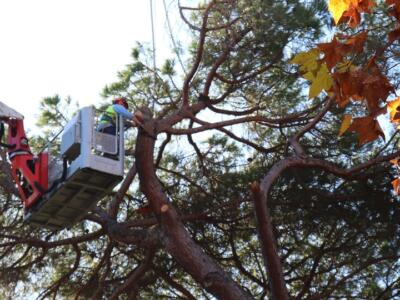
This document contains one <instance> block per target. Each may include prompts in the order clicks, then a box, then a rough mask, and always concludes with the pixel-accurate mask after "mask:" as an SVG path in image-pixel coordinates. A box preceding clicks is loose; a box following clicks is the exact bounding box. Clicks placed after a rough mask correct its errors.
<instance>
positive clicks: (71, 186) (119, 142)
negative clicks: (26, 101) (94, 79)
mask: <svg viewBox="0 0 400 300" xmlns="http://www.w3.org/2000/svg"><path fill="white" fill-rule="evenodd" d="M0 121H1V122H5V123H7V124H8V135H7V144H4V143H3V144H1V145H2V146H5V147H6V148H7V152H8V155H9V159H10V162H11V166H12V175H13V178H14V181H15V183H16V185H17V187H18V192H19V194H20V197H21V199H22V202H23V205H24V220H25V221H26V222H28V223H30V224H32V225H34V226H38V227H45V228H49V229H53V230H58V229H62V228H66V227H71V226H72V225H73V224H74V223H76V222H78V221H79V220H81V219H82V218H83V217H84V216H85V214H86V213H87V212H88V211H90V210H91V209H93V208H94V206H95V205H96V203H97V202H98V201H99V200H101V199H102V198H104V196H105V195H107V194H108V193H109V192H110V191H111V190H112V189H113V188H114V187H115V186H116V185H117V184H118V183H119V182H120V181H121V180H122V177H123V172H124V157H125V152H124V123H123V122H124V121H123V119H122V118H118V119H117V122H116V132H117V133H116V135H110V134H105V133H101V132H98V131H96V110H95V109H94V107H84V108H82V109H80V110H79V111H78V113H77V114H76V115H75V116H74V117H73V118H72V120H71V121H70V122H69V123H68V124H67V126H66V127H65V128H64V130H63V132H62V135H61V145H60V147H59V148H60V151H59V153H57V154H53V152H52V151H50V150H48V151H44V152H41V153H39V154H38V155H33V154H32V153H31V151H30V148H29V143H28V139H27V138H26V136H25V131H24V128H23V117H22V115H21V114H19V113H18V112H16V111H15V110H13V109H11V108H9V107H8V106H6V105H5V104H4V103H2V102H0ZM2 133H4V125H3V124H1V128H0V141H1V135H2ZM50 146H51V145H49V149H50V148H51V147H50ZM50 152H51V153H50Z"/></svg>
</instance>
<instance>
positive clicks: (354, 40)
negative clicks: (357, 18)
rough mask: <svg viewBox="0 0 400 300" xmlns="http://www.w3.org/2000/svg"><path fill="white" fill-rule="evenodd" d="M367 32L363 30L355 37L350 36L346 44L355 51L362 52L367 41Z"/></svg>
mask: <svg viewBox="0 0 400 300" xmlns="http://www.w3.org/2000/svg"><path fill="white" fill-rule="evenodd" d="M367 36H368V34H367V32H366V31H363V32H361V33H359V34H357V35H355V36H353V37H350V38H349V39H348V40H347V42H346V44H347V45H350V46H351V47H352V49H351V50H352V51H353V52H355V53H362V52H363V50H364V45H365V41H366V40H367Z"/></svg>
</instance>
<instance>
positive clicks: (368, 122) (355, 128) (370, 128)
mask: <svg viewBox="0 0 400 300" xmlns="http://www.w3.org/2000/svg"><path fill="white" fill-rule="evenodd" d="M348 131H350V132H356V133H357V134H358V144H359V146H361V145H363V144H365V143H368V142H372V141H374V140H376V139H377V138H378V137H379V136H382V137H383V136H384V134H383V131H382V129H381V127H380V126H379V123H378V121H376V120H375V119H374V118H372V117H370V116H367V117H362V118H355V119H353V123H351V125H350V127H349V129H348Z"/></svg>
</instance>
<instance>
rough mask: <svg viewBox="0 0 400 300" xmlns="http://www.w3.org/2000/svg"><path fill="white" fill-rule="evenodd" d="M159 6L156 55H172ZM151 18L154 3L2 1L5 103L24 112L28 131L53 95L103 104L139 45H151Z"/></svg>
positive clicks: (157, 2)
mask: <svg viewBox="0 0 400 300" xmlns="http://www.w3.org/2000/svg"><path fill="white" fill-rule="evenodd" d="M166 3H167V5H168V6H169V5H171V7H176V1H174V0H167V1H166ZM153 8H154V14H155V18H154V19H155V28H156V32H155V34H156V56H157V57H158V58H160V57H162V56H164V57H166V56H168V57H170V49H171V42H170V41H169V35H168V31H167V29H166V22H165V12H164V6H163V2H162V0H153ZM175 11H176V9H175ZM171 12H172V9H171ZM175 16H176V15H175ZM170 18H172V16H170ZM150 20H151V19H150V0H112V1H111V0H0V101H2V102H4V103H6V104H7V105H9V106H11V107H13V108H15V109H16V110H18V111H19V112H21V113H22V114H23V115H24V116H25V120H26V127H27V128H29V126H33V124H34V123H35V120H36V118H35V117H36V116H37V114H38V109H39V101H40V100H41V99H42V98H44V97H46V96H53V95H55V94H59V95H60V96H61V97H63V98H64V97H66V96H71V97H72V99H73V100H75V101H78V102H79V103H80V105H81V106H84V105H88V104H93V103H96V102H98V101H100V100H101V97H100V95H99V93H100V92H101V90H102V88H103V87H104V86H105V85H106V84H109V83H111V82H113V81H114V80H115V79H116V73H117V71H119V70H121V69H122V68H123V67H124V66H125V65H126V64H128V63H130V62H131V59H130V53H131V49H132V48H133V47H134V46H135V43H136V41H140V42H148V43H151V21H150Z"/></svg>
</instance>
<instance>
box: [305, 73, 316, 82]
mask: <svg viewBox="0 0 400 300" xmlns="http://www.w3.org/2000/svg"><path fill="white" fill-rule="evenodd" d="M303 77H304V78H305V79H307V80H308V81H314V80H315V76H314V74H313V73H312V72H307V73H305V74H303Z"/></svg>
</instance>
